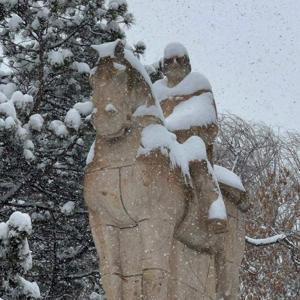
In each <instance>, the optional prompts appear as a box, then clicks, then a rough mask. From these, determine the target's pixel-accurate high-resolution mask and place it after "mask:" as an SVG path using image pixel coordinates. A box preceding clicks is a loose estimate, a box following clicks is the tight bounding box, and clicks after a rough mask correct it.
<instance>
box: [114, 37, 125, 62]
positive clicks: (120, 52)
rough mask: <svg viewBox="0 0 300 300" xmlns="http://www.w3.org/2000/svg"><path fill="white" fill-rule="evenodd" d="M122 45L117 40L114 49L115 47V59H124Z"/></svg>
mask: <svg viewBox="0 0 300 300" xmlns="http://www.w3.org/2000/svg"><path fill="white" fill-rule="evenodd" d="M124 47H125V45H124V43H123V42H122V41H121V40H119V41H118V43H117V45H116V47H115V53H114V54H115V57H116V58H124Z"/></svg>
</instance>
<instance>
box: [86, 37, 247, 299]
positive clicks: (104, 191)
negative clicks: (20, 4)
mask: <svg viewBox="0 0 300 300" xmlns="http://www.w3.org/2000/svg"><path fill="white" fill-rule="evenodd" d="M108 47H111V49H112V51H111V52H109V51H107V48H105V49H104V48H99V49H100V50H99V53H100V60H99V63H98V67H97V70H96V72H95V74H94V75H93V77H92V79H91V82H92V86H93V91H94V92H93V102H94V105H95V107H96V109H97V112H96V114H95V116H94V119H93V123H94V126H95V128H96V142H95V150H94V151H95V155H94V159H93V161H92V162H91V163H90V164H89V165H88V166H87V169H86V174H85V182H84V196H85V201H86V204H87V206H88V210H89V216H90V225H91V230H92V234H93V238H94V241H95V244H96V248H97V252H98V255H99V261H100V271H101V280H102V284H103V287H104V289H105V292H106V296H107V299H108V300H121V299H122V300H137V299H147V300H148V299H149V300H150V299H153V300H168V299H170V300H171V299H172V300H173V299H180V300H181V299H189V300H191V299H221V298H223V299H237V295H238V288H239V280H238V278H239V277H238V273H239V266H240V263H241V260H242V257H243V251H244V215H243V213H242V212H241V211H240V210H239V209H238V205H239V204H240V203H241V202H243V199H244V198H245V192H244V191H241V190H238V189H236V188H233V187H231V186H229V185H224V184H223V185H222V192H223V195H225V198H224V202H225V205H226V208H227V216H228V218H227V220H226V219H224V220H223V219H218V218H217V219H214V220H213V221H216V223H211V220H210V219H209V213H208V211H209V209H210V206H211V205H212V203H213V202H214V201H215V200H216V198H217V197H219V193H220V191H219V190H218V189H219V187H218V183H217V182H216V178H215V177H214V175H213V170H212V167H211V166H210V162H209V161H208V160H194V161H191V164H190V170H191V172H190V180H191V182H190V185H188V184H187V182H186V180H185V178H184V176H182V171H181V170H180V168H179V167H176V166H174V168H171V167H170V158H169V157H168V155H166V154H167V153H166V152H167V150H166V149H164V151H163V150H162V149H160V148H159V147H158V149H156V150H155V151H154V150H153V151H151V152H150V153H149V154H148V155H140V156H137V153H138V150H139V148H140V145H141V136H142V134H143V130H144V129H145V127H147V126H148V125H149V124H162V119H161V118H158V116H159V112H160V110H159V104H158V103H157V102H156V100H155V99H154V97H153V89H152V86H151V82H150V81H149V78H147V74H145V72H144V71H143V69H142V67H141V66H139V62H138V60H137V59H136V58H135V57H134V56H133V55H132V53H131V52H130V50H127V49H124V46H123V45H122V43H120V42H115V43H111V44H110V45H108ZM101 51H103V52H105V53H110V54H109V55H106V56H105V57H103V56H102V57H101ZM186 69H187V70H188V67H187V68H186ZM188 99H189V97H186V98H185V100H188ZM142 105H144V106H145V107H146V108H147V109H150V108H151V107H152V108H153V107H154V108H155V109H157V110H155V113H152V114H150V115H149V114H147V113H144V114H142V115H137V114H135V111H136V109H137V108H139V107H140V106H142ZM172 109H173V108H172ZM149 111H150V110H149ZM151 111H152V112H153V109H151ZM211 128H214V129H213V132H214V133H213V134H212V133H208V132H209V130H212V129H211ZM198 129H199V130H198V131H196V132H197V134H198V135H199V136H201V134H200V133H201V132H202V133H203V132H204V133H205V134H204V135H207V136H208V135H211V136H213V135H214V134H216V132H217V126H216V124H214V123H213V124H211V126H208V127H207V130H208V131H207V130H206V129H205V128H204V127H203V128H200V127H199V128H198ZM191 133H192V134H194V133H195V131H193V130H187V131H185V132H183V131H181V132H180V135H181V137H180V139H181V140H180V142H181V143H184V142H185V140H186V139H187V138H188V137H190V136H191ZM203 139H204V141H205V143H206V144H207V145H212V142H213V140H214V137H211V138H210V139H209V138H205V137H203ZM210 160H211V161H212V156H211V157H210ZM191 184H192V185H193V187H192V186H191ZM211 224H214V225H216V226H212V225H211ZM220 224H221V225H220ZM224 225H225V227H224ZM218 226H219V227H218ZM220 228H221V229H222V230H219V229H220ZM216 229H218V230H216ZM217 232H218V233H217ZM220 232H221V233H220Z"/></svg>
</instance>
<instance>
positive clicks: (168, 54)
mask: <svg viewBox="0 0 300 300" xmlns="http://www.w3.org/2000/svg"><path fill="white" fill-rule="evenodd" d="M185 55H186V56H189V54H188V51H187V49H186V48H185V47H184V46H183V45H182V44H180V43H176V42H175V43H170V44H168V45H167V46H166V48H165V51H164V59H168V58H172V57H182V56H185Z"/></svg>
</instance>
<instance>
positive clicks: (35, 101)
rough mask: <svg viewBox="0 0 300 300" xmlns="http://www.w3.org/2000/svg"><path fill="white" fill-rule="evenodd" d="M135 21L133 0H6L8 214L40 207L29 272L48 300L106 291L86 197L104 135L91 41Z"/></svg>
mask: <svg viewBox="0 0 300 300" xmlns="http://www.w3.org/2000/svg"><path fill="white" fill-rule="evenodd" d="M107 2H108V3H107ZM132 24H133V16H132V14H131V13H129V12H128V5H127V3H126V1H125V0H111V1H104V0H80V1H79V0H47V1H34V0H0V41H1V44H2V49H3V55H2V57H1V62H2V67H0V69H1V71H0V174H1V177H0V207H1V212H0V220H6V219H7V218H8V216H9V215H10V214H11V213H12V212H13V211H15V210H16V209H18V210H22V211H25V212H27V213H28V214H30V216H31V219H32V222H33V224H34V226H33V227H34V230H33V233H32V236H31V238H30V239H29V244H30V248H31V249H33V252H34V256H33V260H34V263H33V268H32V269H31V270H30V271H29V272H28V274H27V275H26V276H27V277H28V279H29V280H31V279H32V281H36V282H37V283H38V285H39V287H40V289H41V294H42V297H46V298H47V299H87V298H88V297H89V295H90V294H91V293H93V294H92V295H94V296H95V295H97V293H101V287H99V273H98V263H97V255H96V252H95V248H94V243H93V240H92V237H91V234H90V230H89V228H88V215H87V211H86V208H85V207H84V200H83V195H82V190H83V186H82V185H83V172H84V167H85V158H86V155H87V152H88V150H89V147H90V144H91V143H92V141H93V140H94V130H93V128H92V125H91V124H90V117H91V113H92V111H93V105H92V102H91V101H90V93H91V89H90V86H89V82H88V81H89V75H90V72H91V71H92V70H91V68H92V67H93V66H95V64H96V61H97V53H96V52H94V50H93V49H92V48H91V45H94V44H101V43H104V42H109V41H113V40H116V39H124V38H125V33H124V29H126V27H129V26H130V25H132ZM144 49H145V46H144V45H143V44H142V43H139V44H137V45H136V47H135V49H134V51H135V53H136V54H137V55H139V54H141V53H143V51H144ZM0 53H1V52H0ZM2 288H3V287H2ZM96 292H97V293H96ZM4 299H5V298H4Z"/></svg>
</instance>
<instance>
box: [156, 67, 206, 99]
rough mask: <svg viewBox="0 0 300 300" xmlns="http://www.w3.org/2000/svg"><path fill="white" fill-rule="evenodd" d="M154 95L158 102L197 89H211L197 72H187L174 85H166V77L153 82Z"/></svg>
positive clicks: (190, 93) (204, 78)
mask: <svg viewBox="0 0 300 300" xmlns="http://www.w3.org/2000/svg"><path fill="white" fill-rule="evenodd" d="M153 90H154V93H155V96H156V98H157V100H158V101H159V102H161V101H162V100H166V99H169V98H174V97H178V96H186V95H192V94H194V93H196V92H198V91H211V90H212V88H211V85H210V83H209V81H208V80H207V78H206V77H205V76H203V75H202V74H200V73H198V72H191V73H189V74H188V75H187V76H186V77H185V78H184V79H183V80H182V81H181V82H179V83H178V84H177V85H175V86H174V87H168V80H167V79H166V78H164V79H161V80H158V81H156V82H155V83H154V84H153Z"/></svg>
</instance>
